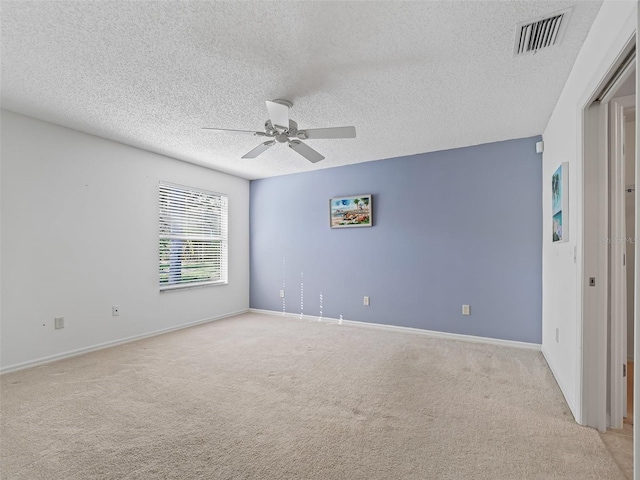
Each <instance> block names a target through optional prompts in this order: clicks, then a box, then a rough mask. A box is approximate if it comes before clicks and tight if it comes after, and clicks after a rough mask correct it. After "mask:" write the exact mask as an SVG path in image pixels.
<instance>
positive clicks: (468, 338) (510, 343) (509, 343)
mask: <svg viewBox="0 0 640 480" xmlns="http://www.w3.org/2000/svg"><path fill="white" fill-rule="evenodd" d="M249 311H250V312H252V313H263V314H265V315H277V316H280V317H289V318H298V319H301V320H310V321H316V322H318V321H320V322H325V323H331V324H336V325H354V326H358V327H365V328H376V329H378V330H388V331H394V332H404V333H414V334H418V335H426V336H428V337H434V338H444V339H447V340H458V341H462V342H472V343H486V344H489V345H501V346H504V347H517V348H526V349H530V350H538V351H540V348H541V345H540V344H537V343H528V342H518V341H515V340H502V339H499V338H489V337H477V336H474V335H462V334H459V333H447V332H437V331H435V330H423V329H421V328H412V327H398V326H396V325H385V324H380V323H368V322H358V321H355V320H340V319H338V318H326V317H322V318H320V317H317V316H313V315H300V314H296V313H285V312H276V311H274V310H260V309H257V308H250V309H249Z"/></svg>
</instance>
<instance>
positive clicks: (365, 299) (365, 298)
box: [362, 297, 369, 307]
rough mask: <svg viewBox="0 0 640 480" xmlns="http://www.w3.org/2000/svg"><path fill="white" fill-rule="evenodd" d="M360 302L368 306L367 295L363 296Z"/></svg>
mask: <svg viewBox="0 0 640 480" xmlns="http://www.w3.org/2000/svg"><path fill="white" fill-rule="evenodd" d="M362 304H363V305H364V306H367V307H368V306H369V297H364V299H363V300H362Z"/></svg>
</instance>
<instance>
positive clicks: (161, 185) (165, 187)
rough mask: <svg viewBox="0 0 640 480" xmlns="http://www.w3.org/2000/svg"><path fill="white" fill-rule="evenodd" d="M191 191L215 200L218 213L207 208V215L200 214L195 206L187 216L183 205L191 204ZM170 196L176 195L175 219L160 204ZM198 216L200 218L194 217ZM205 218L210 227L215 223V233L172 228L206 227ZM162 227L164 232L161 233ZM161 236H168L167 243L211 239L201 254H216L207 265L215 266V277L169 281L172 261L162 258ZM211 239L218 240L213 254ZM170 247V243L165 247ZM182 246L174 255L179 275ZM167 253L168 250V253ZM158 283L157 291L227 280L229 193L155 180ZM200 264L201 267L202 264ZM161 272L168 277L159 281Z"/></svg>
mask: <svg viewBox="0 0 640 480" xmlns="http://www.w3.org/2000/svg"><path fill="white" fill-rule="evenodd" d="M195 195H203V196H205V197H208V198H209V199H210V200H213V201H219V202H220V203H221V205H220V207H216V208H219V209H220V212H219V213H214V212H212V211H211V212H209V213H211V215H207V216H206V217H203V216H202V213H203V211H202V210H198V211H197V212H195V213H194V214H193V215H191V216H189V215H188V214H187V213H186V210H187V206H191V207H193V206H194V205H193V203H189V202H188V199H187V198H186V197H188V196H195ZM171 196H173V198H176V199H178V201H177V203H176V204H175V205H174V207H176V208H177V209H178V212H179V213H178V214H177V216H176V217H175V221H173V222H172V221H171V218H170V217H171V216H170V215H169V214H168V213H167V212H166V206H165V207H163V204H165V205H166V203H167V202H168V200H167V198H168V197H171ZM180 197H185V198H184V199H180ZM198 217H202V218H198ZM207 222H209V223H208V224H209V226H210V228H209V229H213V228H214V227H213V225H215V223H217V222H218V223H219V224H220V225H219V229H220V233H219V234H213V232H211V233H210V234H206V233H203V232H202V231H200V232H198V234H194V233H186V234H182V233H180V234H178V233H175V232H173V229H174V228H175V229H176V230H182V229H184V228H186V229H189V230H193V229H197V230H206V226H207ZM166 225H170V230H172V231H171V232H169V233H166V228H165V227H166ZM163 230H165V232H164V233H163ZM163 240H169V242H170V243H169V245H171V241H172V240H181V241H184V242H200V243H211V246H210V247H208V248H207V247H204V248H202V249H201V254H204V255H206V254H209V255H213V256H214V257H216V256H217V258H218V261H217V263H215V262H214V263H213V264H212V265H209V266H208V267H209V268H216V267H217V268H218V271H219V278H218V279H210V278H209V279H204V280H191V281H189V280H187V281H179V282H175V281H174V282H170V277H171V273H170V272H171V262H172V261H174V260H173V259H172V258H169V260H167V259H166V257H164V261H163V255H164V253H163V248H166V247H163ZM214 243H219V245H220V246H219V253H217V254H216V248H215V247H213V244H214ZM169 248H170V247H169ZM181 248H182V250H181V251H180V253H179V255H178V261H179V262H180V267H179V268H180V273H179V275H180V276H182V275H183V273H184V271H183V268H184V266H183V265H184V263H186V262H185V255H184V253H185V252H184V248H185V246H182V247H181ZM170 255H171V254H170ZM157 258H158V287H159V289H160V292H168V291H174V290H182V289H185V288H199V287H205V286H217V285H228V283H229V272H228V271H229V196H228V195H227V194H224V193H219V192H213V191H210V190H205V189H202V188H198V187H191V186H186V185H180V184H176V183H171V182H165V181H159V182H158V257H157ZM167 261H168V262H169V264H168V267H165V268H168V269H167V270H166V272H164V271H163V265H167ZM203 268H204V267H203ZM163 274H165V275H169V280H168V281H167V282H162V278H163Z"/></svg>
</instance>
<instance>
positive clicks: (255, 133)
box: [202, 127, 265, 136]
mask: <svg viewBox="0 0 640 480" xmlns="http://www.w3.org/2000/svg"><path fill="white" fill-rule="evenodd" d="M202 130H213V131H214V132H231V133H246V134H247V135H258V136H264V135H265V134H264V132H252V131H250V130H230V129H228V128H212V127H202Z"/></svg>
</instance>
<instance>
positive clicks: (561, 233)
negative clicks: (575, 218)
mask: <svg viewBox="0 0 640 480" xmlns="http://www.w3.org/2000/svg"><path fill="white" fill-rule="evenodd" d="M551 207H552V211H551V216H552V218H553V241H554V242H566V241H567V240H569V163H568V162H562V164H561V165H560V166H559V167H558V169H557V170H556V171H555V172H554V174H553V176H552V177H551Z"/></svg>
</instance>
